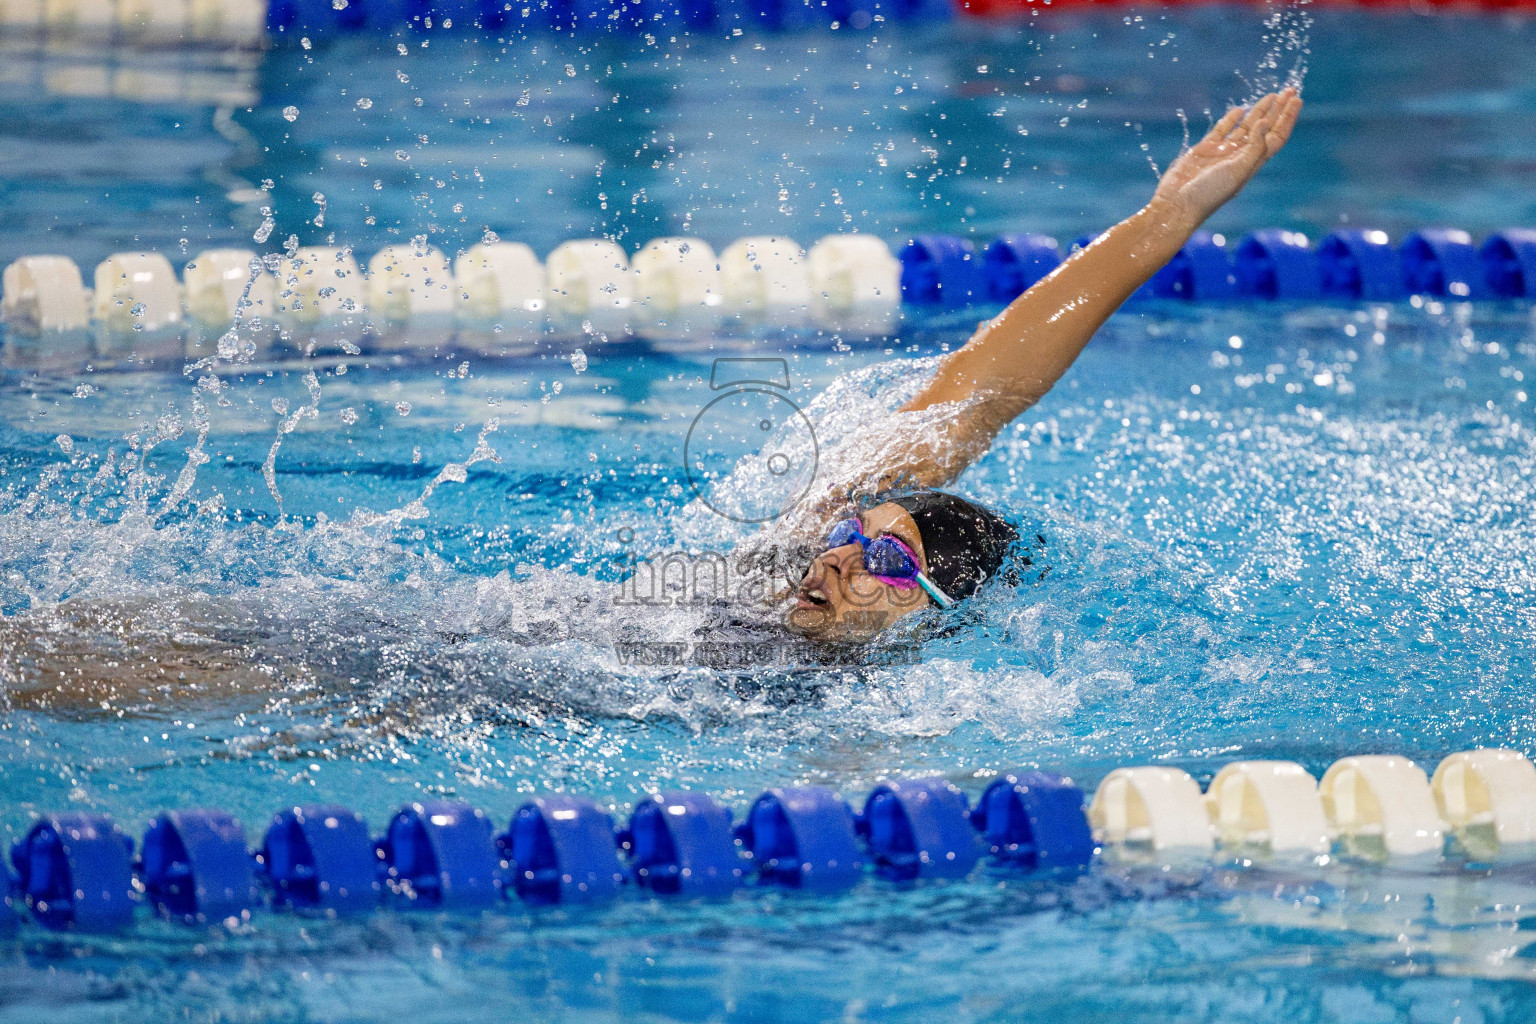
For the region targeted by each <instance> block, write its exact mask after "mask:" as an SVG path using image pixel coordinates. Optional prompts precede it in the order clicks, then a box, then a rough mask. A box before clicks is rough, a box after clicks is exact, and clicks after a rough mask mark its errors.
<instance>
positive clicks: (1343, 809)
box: [1318, 754, 1445, 861]
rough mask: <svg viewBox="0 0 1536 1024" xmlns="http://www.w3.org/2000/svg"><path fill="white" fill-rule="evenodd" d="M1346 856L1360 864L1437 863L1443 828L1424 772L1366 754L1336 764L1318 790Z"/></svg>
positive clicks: (1396, 759) (1404, 761)
mask: <svg viewBox="0 0 1536 1024" xmlns="http://www.w3.org/2000/svg"><path fill="white" fill-rule="evenodd" d="M1318 796H1319V797H1320V798H1321V800H1322V802H1323V813H1324V814H1326V815H1327V817H1328V823H1329V825H1330V826H1331V827H1332V829H1333V831H1334V833H1335V834H1336V835H1337V836H1338V838H1339V842H1340V844H1341V846H1342V847H1343V852H1344V853H1346V854H1347V855H1349V856H1351V857H1355V858H1357V859H1360V860H1371V861H1387V860H1394V861H1407V860H1429V861H1438V860H1439V859H1440V855H1441V854H1442V853H1443V852H1444V849H1445V831H1444V825H1443V823H1442V822H1441V820H1440V811H1439V809H1438V808H1437V807H1436V806H1435V796H1434V794H1433V793H1432V792H1431V791H1430V788H1429V778H1428V776H1426V775H1425V774H1424V769H1422V768H1420V767H1419V766H1418V765H1416V764H1414V763H1413V762H1412V761H1410V760H1409V759H1408V758H1406V757H1397V756H1394V755H1390V754H1361V755H1358V756H1355V757H1345V758H1341V759H1340V760H1338V761H1335V762H1334V763H1333V764H1332V765H1331V766H1330V767H1329V768H1328V771H1327V772H1326V773H1324V775H1323V781H1322V782H1321V783H1320V784H1319V785H1318Z"/></svg>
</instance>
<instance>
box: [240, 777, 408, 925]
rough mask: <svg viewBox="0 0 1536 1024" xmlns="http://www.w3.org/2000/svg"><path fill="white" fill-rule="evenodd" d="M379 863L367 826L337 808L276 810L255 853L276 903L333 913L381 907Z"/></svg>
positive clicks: (315, 806) (349, 813)
mask: <svg viewBox="0 0 1536 1024" xmlns="http://www.w3.org/2000/svg"><path fill="white" fill-rule="evenodd" d="M378 864H379V858H378V856H377V854H376V852H375V849H374V843H373V840H372V839H371V838H369V836H368V826H367V824H365V823H364V821H363V819H362V818H360V817H359V816H358V815H356V814H354V813H353V812H352V811H350V810H348V809H347V808H345V807H340V806H337V805H334V804H322V805H312V806H308V807H291V808H289V809H287V810H284V811H280V812H278V814H276V815H275V816H274V817H273V819H272V825H271V827H270V828H268V829H267V836H266V839H265V841H264V842H263V843H262V847H261V850H260V851H259V852H258V853H257V854H256V868H257V871H258V872H259V874H260V875H261V877H262V878H263V879H264V880H265V881H266V883H267V884H268V885H269V886H270V887H271V889H272V901H273V903H275V904H276V905H278V906H283V905H287V906H291V907H294V908H295V909H298V910H312V911H321V912H324V913H328V914H333V915H343V914H355V913H360V912H363V911H366V910H372V909H373V908H374V907H375V906H377V905H378V901H379V894H380V892H381V891H382V889H383V886H382V885H381V883H380V881H379V869H378Z"/></svg>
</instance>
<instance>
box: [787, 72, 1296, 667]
mask: <svg viewBox="0 0 1536 1024" xmlns="http://www.w3.org/2000/svg"><path fill="white" fill-rule="evenodd" d="M1300 113H1301V97H1300V96H1299V95H1298V94H1297V93H1296V91H1295V90H1294V89H1285V90H1284V91H1282V92H1277V93H1271V94H1269V95H1267V96H1264V97H1263V98H1261V99H1260V100H1258V101H1257V102H1256V103H1254V104H1252V105H1251V106H1248V107H1234V108H1233V109H1231V110H1229V111H1227V113H1226V115H1225V116H1224V117H1222V119H1221V120H1220V121H1218V122H1217V123H1216V125H1215V127H1213V128H1212V129H1211V130H1210V132H1209V133H1207V134H1206V136H1205V138H1203V139H1201V140H1200V142H1199V143H1198V144H1196V145H1195V146H1194V147H1192V148H1190V149H1188V150H1186V151H1185V152H1184V153H1182V154H1181V155H1180V156H1179V158H1178V159H1177V160H1175V161H1174V162H1173V164H1172V165H1171V166H1170V167H1169V168H1168V171H1167V173H1166V174H1164V175H1163V177H1162V179H1161V180H1160V181H1159V182H1158V185H1157V189H1156V191H1155V192H1154V193H1153V195H1152V200H1151V202H1149V203H1148V204H1147V205H1146V206H1145V207H1143V208H1142V209H1141V210H1140V211H1139V212H1137V213H1136V214H1134V215H1133V216H1131V217H1129V218H1127V219H1126V220H1123V221H1121V222H1120V223H1119V224H1116V225H1115V226H1114V227H1112V228H1110V229H1109V231H1107V232H1106V233H1104V234H1103V235H1101V236H1099V238H1098V239H1097V240H1096V241H1094V242H1093V243H1092V244H1091V245H1089V246H1088V247H1087V248H1086V249H1084V250H1082V251H1081V252H1078V253H1076V254H1075V255H1073V256H1072V257H1071V258H1070V259H1068V260H1067V261H1066V262H1064V263H1063V264H1062V265H1061V266H1060V267H1058V268H1057V269H1056V270H1055V271H1053V272H1052V273H1051V274H1050V275H1049V276H1048V277H1046V278H1044V279H1043V280H1041V281H1040V282H1039V283H1037V284H1036V285H1035V286H1034V287H1032V288H1030V289H1029V290H1028V291H1027V292H1025V293H1024V294H1023V295H1021V296H1019V297H1018V298H1017V299H1015V300H1014V301H1013V303H1012V304H1010V305H1009V306H1008V308H1007V309H1005V310H1003V312H1002V313H1001V314H999V315H998V316H997V317H996V318H995V319H993V320H991V321H990V322H988V323H986V324H983V325H982V326H981V327H980V328H979V329H978V330H977V331H976V333H975V334H974V335H972V337H971V338H970V340H969V341H967V342H966V344H965V345H964V346H963V347H962V348H960V349H958V350H956V351H955V352H953V353H951V354H950V355H948V356H946V357H945V358H944V359H943V360H942V361H941V362H940V363H939V366H938V370H937V371H936V372H935V374H934V376H933V379H932V380H930V381H929V382H928V383H927V385H926V386H924V387H923V388H922V390H921V391H919V392H918V394H917V395H916V396H915V397H913V398H912V399H911V400H910V401H909V402H907V403H906V404H905V405H904V406H902V411H903V412H921V411H923V410H930V409H936V408H939V407H941V406H947V407H950V408H952V409H953V418H952V419H951V420H950V422H949V424H948V429H947V430H944V431H934V430H929V431H924V432H923V436H921V437H914V438H912V439H910V440H899V441H898V442H897V443H896V444H895V446H894V448H892V447H891V446H890V445H887V446H886V451H887V456H886V461H885V462H884V463H883V464H881V465H878V466H876V467H874V474H873V477H872V479H871V481H870V483H868V484H866V485H857V484H855V485H844V486H843V487H842V488H840V489H839V490H837V491H834V494H835V495H836V500H834V501H832V502H830V503H825V505H824V508H823V509H818V510H817V511H818V514H819V517H820V518H821V520H822V521H823V522H826V521H827V520H830V521H831V526H830V529H828V530H827V531H826V532H825V534H824V538H825V539H824V541H823V542H822V544H821V545H820V547H821V548H822V549H823V550H822V551H821V553H820V554H819V555H817V556H816V558H815V559H814V560H813V561H812V562H811V565H810V567H809V569H807V570H806V572H805V576H804V579H803V580H801V582H800V586H799V589H798V591H797V592H796V593H795V595H794V596H795V598H796V600H795V606H794V607H793V608H792V609H790V610H789V612H788V613H787V616H786V619H785V625H786V626H787V627H788V628H789V629H790V630H791V631H792V632H794V633H797V634H799V635H801V636H804V637H806V638H809V639H812V640H823V641H845V642H847V641H853V642H858V641H862V640H867V639H869V638H871V637H873V636H875V635H876V634H878V633H880V632H881V631H883V630H885V629H887V628H889V627H890V626H891V625H892V624H894V623H895V622H896V621H897V620H899V619H901V618H902V617H903V616H906V615H910V614H912V613H913V612H917V611H921V610H922V609H925V608H932V607H935V606H936V607H938V608H941V609H947V608H952V607H954V606H955V605H956V604H958V603H959V602H961V601H964V600H965V599H966V598H968V597H970V596H971V595H972V594H974V593H975V592H976V590H977V588H978V587H980V586H981V585H982V584H983V583H984V582H985V581H986V580H988V579H989V578H992V577H994V576H996V575H997V574H998V573H999V572H1000V570H1002V568H1003V566H1004V562H1005V560H1006V558H1007V555H1008V552H1009V548H1010V546H1011V545H1013V543H1014V542H1015V540H1016V539H1017V537H1016V534H1015V531H1014V529H1013V527H1011V526H1010V525H1009V524H1008V523H1006V522H1005V521H1004V520H1003V519H1002V518H1001V517H999V516H998V515H996V514H995V513H993V512H991V511H988V510H987V509H985V508H982V507H981V506H979V505H977V504H975V503H974V502H970V501H967V500H966V499H964V498H960V497H957V496H955V495H952V494H946V493H943V492H941V491H938V490H936V489H935V488H939V487H944V486H946V485H947V484H949V483H951V482H952V481H954V479H955V478H956V477H958V476H959V475H960V474H961V473H962V472H964V471H965V469H966V468H967V467H968V466H970V465H971V464H972V463H973V462H975V461H976V460H977V459H979V458H981V457H982V456H983V455H985V454H986V452H987V451H988V450H989V449H990V448H991V446H992V442H993V440H994V439H995V438H996V437H997V435H998V433H999V432H1000V431H1001V430H1002V429H1003V428H1004V427H1005V426H1007V425H1008V424H1009V423H1010V422H1012V421H1013V420H1014V419H1015V418H1016V417H1017V416H1019V415H1020V414H1021V413H1023V412H1024V411H1025V410H1026V409H1028V408H1029V407H1030V406H1032V405H1034V404H1035V403H1036V402H1038V401H1039V400H1040V399H1041V398H1042V397H1044V395H1045V393H1046V392H1047V391H1049V390H1050V389H1051V387H1052V386H1053V385H1054V384H1055V383H1056V382H1057V381H1058V380H1060V379H1061V377H1062V375H1063V374H1065V373H1066V372H1067V369H1068V367H1070V366H1071V365H1072V363H1073V361H1075V360H1076V359H1077V357H1078V354H1079V353H1081V352H1082V350H1083V348H1084V347H1085V346H1086V345H1087V344H1088V341H1089V339H1090V338H1092V337H1093V335H1094V333H1095V332H1096V331H1097V330H1098V329H1099V327H1100V326H1101V325H1102V324H1103V323H1104V321H1105V320H1107V319H1108V318H1109V315H1110V314H1111V313H1113V312H1114V311H1115V310H1116V309H1117V308H1119V306H1120V304H1121V303H1123V302H1124V301H1125V300H1126V299H1128V298H1129V297H1130V296H1131V293H1132V292H1134V291H1135V290H1136V289H1137V288H1139V287H1141V286H1142V285H1143V284H1145V283H1146V282H1147V280H1149V279H1150V278H1151V277H1152V275H1153V274H1155V273H1156V272H1157V271H1158V270H1160V269H1161V268H1162V267H1163V265H1164V264H1166V263H1167V262H1168V261H1169V260H1171V259H1172V258H1173V257H1174V256H1175V255H1176V254H1177V253H1178V251H1179V250H1180V249H1181V248H1183V246H1184V244H1185V243H1186V242H1187V241H1188V240H1189V237H1190V236H1191V235H1192V234H1194V232H1195V229H1197V228H1198V227H1199V226H1200V225H1201V224H1202V223H1204V221H1205V220H1206V218H1208V217H1209V216H1210V215H1211V214H1213V213H1215V212H1216V211H1217V210H1218V209H1220V208H1221V206H1222V204H1224V203H1226V201H1227V200H1229V199H1231V198H1232V197H1233V196H1235V195H1236V194H1237V193H1238V192H1239V191H1241V190H1242V187H1243V186H1244V185H1246V184H1247V183H1248V180H1249V179H1250V178H1252V177H1253V175H1254V174H1255V173H1256V172H1257V171H1258V169H1259V168H1260V167H1262V166H1263V165H1264V162H1265V161H1266V160H1268V159H1269V158H1270V157H1272V156H1274V155H1275V154H1276V153H1278V152H1279V151H1280V148H1281V147H1282V146H1284V145H1285V142H1286V139H1288V138H1289V137H1290V134H1291V129H1292V128H1293V127H1294V126H1295V124H1296V118H1297V115H1298V114H1300ZM862 495H869V496H870V497H868V498H865V499H864V500H862V501H860V500H858V499H860V497H861V496H862ZM837 508H841V509H842V510H843V511H842V512H841V513H838V512H836V511H835V509H837ZM829 513H830V514H829ZM813 518H815V517H813Z"/></svg>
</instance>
